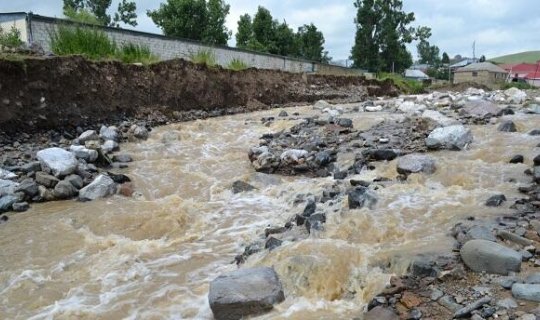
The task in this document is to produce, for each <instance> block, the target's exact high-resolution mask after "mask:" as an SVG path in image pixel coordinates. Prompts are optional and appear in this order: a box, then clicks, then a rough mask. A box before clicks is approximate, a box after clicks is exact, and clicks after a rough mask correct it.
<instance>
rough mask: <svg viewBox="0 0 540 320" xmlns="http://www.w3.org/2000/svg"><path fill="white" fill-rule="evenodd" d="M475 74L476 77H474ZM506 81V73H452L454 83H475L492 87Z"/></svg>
mask: <svg viewBox="0 0 540 320" xmlns="http://www.w3.org/2000/svg"><path fill="white" fill-rule="evenodd" d="M475 73H476V75H475ZM505 81H506V73H495V72H489V71H477V72H473V71H466V72H463V71H462V72H456V73H454V83H455V84H458V83H463V82H475V83H478V84H483V85H485V86H488V87H492V86H494V85H499V84H502V83H504V82H505Z"/></svg>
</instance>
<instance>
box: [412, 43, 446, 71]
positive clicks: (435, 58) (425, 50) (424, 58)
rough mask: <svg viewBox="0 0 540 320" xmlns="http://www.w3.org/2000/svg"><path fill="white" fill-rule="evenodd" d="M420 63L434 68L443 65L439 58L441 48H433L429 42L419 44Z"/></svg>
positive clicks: (417, 47)
mask: <svg viewBox="0 0 540 320" xmlns="http://www.w3.org/2000/svg"><path fill="white" fill-rule="evenodd" d="M416 49H417V51H418V56H419V58H420V59H419V62H420V63H426V64H429V65H432V66H438V65H440V64H441V58H440V57H439V47H437V46H432V45H430V43H429V42H428V41H427V40H422V41H420V42H418V45H417V46H416Z"/></svg>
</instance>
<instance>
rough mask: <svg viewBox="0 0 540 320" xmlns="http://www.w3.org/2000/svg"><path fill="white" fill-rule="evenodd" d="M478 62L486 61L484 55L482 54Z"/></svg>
mask: <svg viewBox="0 0 540 320" xmlns="http://www.w3.org/2000/svg"><path fill="white" fill-rule="evenodd" d="M478 62H486V56H484V55H482V56H481V57H480V59H479V60H478Z"/></svg>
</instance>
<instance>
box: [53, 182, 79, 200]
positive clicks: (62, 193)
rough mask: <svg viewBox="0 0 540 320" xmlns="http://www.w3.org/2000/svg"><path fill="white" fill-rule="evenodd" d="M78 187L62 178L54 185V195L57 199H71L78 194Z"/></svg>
mask: <svg viewBox="0 0 540 320" xmlns="http://www.w3.org/2000/svg"><path fill="white" fill-rule="evenodd" d="M77 192H78V190H77V188H75V187H74V186H73V184H72V183H71V182H69V181H67V180H62V181H60V182H58V183H57V184H56V186H55V187H54V196H55V197H56V198H57V199H70V198H73V197H74V196H76V195H77Z"/></svg>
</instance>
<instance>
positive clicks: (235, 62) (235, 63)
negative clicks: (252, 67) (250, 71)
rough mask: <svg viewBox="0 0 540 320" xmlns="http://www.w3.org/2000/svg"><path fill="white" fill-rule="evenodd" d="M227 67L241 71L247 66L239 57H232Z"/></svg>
mask: <svg viewBox="0 0 540 320" xmlns="http://www.w3.org/2000/svg"><path fill="white" fill-rule="evenodd" d="M227 68H228V69H231V70H233V71H242V70H245V69H247V68H248V65H247V64H246V63H245V62H244V61H242V60H240V59H236V58H235V59H232V60H231V62H229V65H228V66H227Z"/></svg>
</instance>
